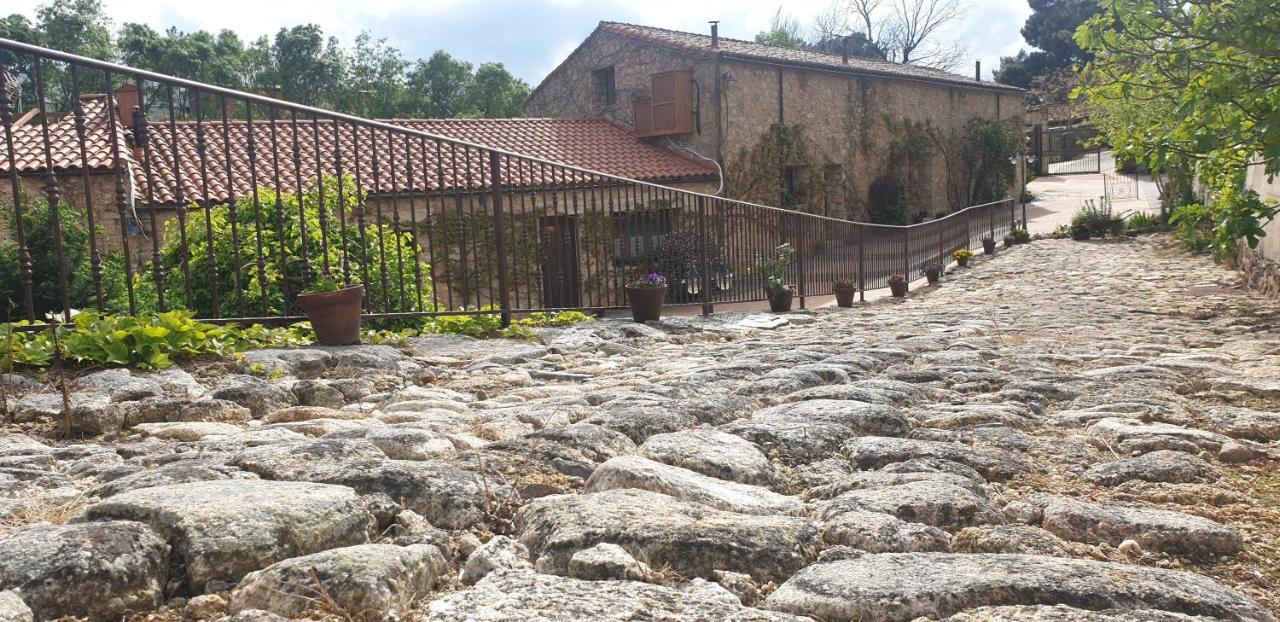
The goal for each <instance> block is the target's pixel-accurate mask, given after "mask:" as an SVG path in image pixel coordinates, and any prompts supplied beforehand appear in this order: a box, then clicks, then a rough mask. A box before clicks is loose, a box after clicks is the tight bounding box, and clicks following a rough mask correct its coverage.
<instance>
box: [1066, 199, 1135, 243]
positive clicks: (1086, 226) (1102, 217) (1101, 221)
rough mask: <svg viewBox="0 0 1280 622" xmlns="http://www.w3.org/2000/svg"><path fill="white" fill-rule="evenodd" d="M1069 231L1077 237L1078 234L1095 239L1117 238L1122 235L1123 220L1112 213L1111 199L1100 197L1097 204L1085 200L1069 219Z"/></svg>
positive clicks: (1091, 200) (1090, 200)
mask: <svg viewBox="0 0 1280 622" xmlns="http://www.w3.org/2000/svg"><path fill="white" fill-rule="evenodd" d="M1071 229H1072V234H1073V235H1074V236H1077V237H1078V236H1079V234H1080V232H1088V234H1089V235H1090V236H1092V237H1097V238H1102V237H1107V236H1118V235H1120V234H1122V233H1124V219H1123V218H1120V217H1118V216H1116V215H1115V214H1114V212H1113V211H1112V209H1111V199H1109V198H1107V197H1102V198H1101V199H1099V200H1098V201H1097V202H1095V201H1094V200H1093V199H1086V200H1085V202H1084V204H1082V205H1081V206H1080V209H1078V210H1076V213H1075V214H1074V215H1073V216H1072V217H1071Z"/></svg>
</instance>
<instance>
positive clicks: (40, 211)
mask: <svg viewBox="0 0 1280 622" xmlns="http://www.w3.org/2000/svg"><path fill="white" fill-rule="evenodd" d="M21 203H22V209H23V212H22V224H23V231H24V233H25V234H26V240H27V248H28V250H29V251H30V253H31V297H32V302H33V306H34V307H35V314H36V318H37V319H43V318H44V317H46V316H47V315H48V314H49V313H62V295H61V294H60V293H59V289H60V287H59V285H60V282H59V277H58V255H57V253H56V252H55V246H54V235H53V210H51V209H49V203H48V202H47V201H46V200H45V199H43V198H40V199H36V200H32V199H30V198H27V197H25V196H23V197H21ZM0 211H2V212H3V214H4V224H5V227H6V229H7V231H8V232H9V236H8V239H6V240H4V241H3V242H0V295H3V296H4V301H0V303H3V307H4V308H3V309H0V318H4V319H5V320H6V321H7V320H15V319H19V318H23V317H26V310H25V309H24V308H23V305H24V304H25V303H24V298H25V296H24V293H23V291H22V278H21V271H20V270H19V265H18V242H17V234H16V233H15V232H16V231H17V217H16V216H15V215H14V210H13V206H11V205H0ZM58 218H59V221H60V222H59V225H60V227H61V230H62V236H61V237H62V252H63V257H64V259H65V262H64V264H63V265H64V266H65V269H66V275H67V298H68V302H69V303H70V305H71V308H73V309H81V308H84V307H86V306H93V305H94V303H95V302H96V300H95V295H94V290H93V272H92V267H91V264H90V258H89V225H88V224H87V222H86V221H85V218H84V214H83V213H82V212H81V211H80V210H77V209H76V208H74V207H72V206H70V205H67V204H66V203H63V204H62V205H61V206H60V207H59V208H58Z"/></svg>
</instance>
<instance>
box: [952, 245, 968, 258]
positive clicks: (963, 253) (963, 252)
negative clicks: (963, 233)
mask: <svg viewBox="0 0 1280 622" xmlns="http://www.w3.org/2000/svg"><path fill="white" fill-rule="evenodd" d="M951 257H952V258H953V259H957V260H959V259H970V258H972V257H973V251H971V250H969V249H967V248H962V249H960V250H958V251H956V252H954V253H951Z"/></svg>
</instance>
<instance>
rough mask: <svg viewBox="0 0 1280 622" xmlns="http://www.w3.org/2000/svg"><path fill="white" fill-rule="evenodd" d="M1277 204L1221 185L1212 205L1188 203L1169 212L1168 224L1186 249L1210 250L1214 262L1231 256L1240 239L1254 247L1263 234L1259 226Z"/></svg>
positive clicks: (1233, 254) (1266, 221)
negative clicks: (1171, 213)
mask: <svg viewBox="0 0 1280 622" xmlns="http://www.w3.org/2000/svg"><path fill="white" fill-rule="evenodd" d="M1276 212H1277V206H1276V204H1275V203H1271V202H1268V201H1264V200H1263V199H1262V197H1261V196H1259V195H1258V193H1257V192H1254V191H1253V190H1239V189H1236V188H1225V189H1222V190H1220V191H1219V194H1218V198H1217V201H1216V202H1215V203H1214V204H1213V205H1212V206H1206V205H1201V204H1199V203H1191V204H1188V205H1183V206H1182V207H1179V208H1178V209H1176V210H1174V211H1173V215H1171V216H1170V217H1169V223H1170V224H1172V225H1174V226H1175V229H1174V235H1175V236H1176V237H1177V238H1178V240H1179V241H1181V242H1182V245H1183V246H1184V247H1185V248H1187V249H1188V250H1192V251H1197V252H1203V251H1206V250H1207V251H1210V252H1212V253H1213V257H1214V259H1216V260H1218V261H1223V260H1230V259H1234V258H1235V256H1236V253H1237V251H1238V249H1239V246H1238V245H1239V243H1240V241H1242V240H1243V241H1244V242H1245V243H1247V244H1248V245H1249V248H1256V247H1257V245H1258V240H1260V239H1261V238H1262V237H1263V236H1265V235H1266V232H1265V231H1263V227H1265V226H1266V224H1267V223H1269V222H1271V220H1272V219H1273V218H1275V216H1276Z"/></svg>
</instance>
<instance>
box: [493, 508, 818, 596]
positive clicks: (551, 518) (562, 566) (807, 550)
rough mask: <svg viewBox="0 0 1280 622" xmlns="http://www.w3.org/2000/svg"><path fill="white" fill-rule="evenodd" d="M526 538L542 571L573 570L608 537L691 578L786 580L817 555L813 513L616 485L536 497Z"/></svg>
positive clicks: (520, 523) (525, 519)
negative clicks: (724, 574) (720, 506)
mask: <svg viewBox="0 0 1280 622" xmlns="http://www.w3.org/2000/svg"><path fill="white" fill-rule="evenodd" d="M516 528H517V533H518V535H519V538H520V541H521V542H522V543H524V545H525V546H526V547H528V549H529V551H530V553H531V554H532V555H533V556H534V557H535V558H537V565H538V569H539V570H540V571H544V572H550V573H553V574H565V573H567V572H568V568H569V561H570V560H571V559H572V557H573V554H574V553H577V552H578V551H581V550H583V549H589V548H591V547H593V546H595V545H597V544H600V543H601V542H608V543H612V544H617V545H619V546H622V547H624V548H626V549H627V550H628V551H634V552H636V553H637V554H639V555H642V558H643V559H644V560H645V561H646V562H648V563H649V564H651V565H653V566H655V567H659V566H663V565H666V564H670V565H671V567H672V568H674V569H675V570H676V571H677V572H679V573H681V574H682V575H684V576H699V577H703V578H706V579H714V574H713V573H714V571H716V570H729V571H733V572H742V573H746V574H750V575H751V576H753V577H756V578H757V579H760V580H762V581H776V580H781V579H783V578H785V577H787V576H789V575H790V574H791V573H793V572H795V571H796V570H799V569H800V568H801V567H803V566H804V565H805V564H806V563H807V562H808V561H809V560H811V559H812V558H813V556H814V555H816V553H817V550H816V549H817V546H818V529H817V526H816V525H815V524H814V523H813V522H812V521H811V520H808V519H804V518H797V517H791V516H755V515H750V514H735V513H733V512H725V511H723V510H717V509H714V508H710V507H707V506H704V505H700V504H696V503H690V502H687V501H681V500H679V499H675V498H672V497H669V496H667V495H661V494H657V493H653V492H648V491H644V490H608V491H605V492H598V493H592V494H587V495H556V496H551V497H544V498H541V499H535V500H533V501H531V502H529V503H528V504H526V505H525V506H524V507H523V508H521V509H520V511H519V513H518V514H517V516H516Z"/></svg>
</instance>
